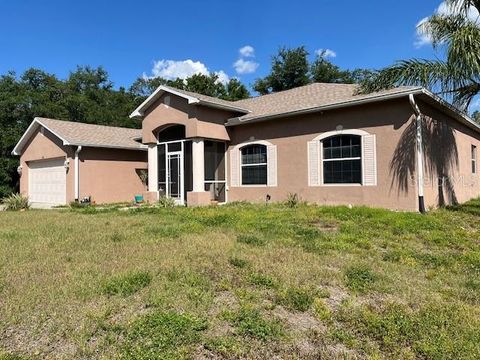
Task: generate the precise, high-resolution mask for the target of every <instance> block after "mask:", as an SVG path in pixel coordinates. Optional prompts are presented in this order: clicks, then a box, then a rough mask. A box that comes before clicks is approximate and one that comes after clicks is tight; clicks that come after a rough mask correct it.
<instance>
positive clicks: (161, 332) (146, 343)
mask: <svg viewBox="0 0 480 360" xmlns="http://www.w3.org/2000/svg"><path fill="white" fill-rule="evenodd" d="M206 328H207V323H206V321H204V320H200V319H197V318H195V317H193V316H191V315H188V314H178V313H175V312H155V313H152V314H148V315H145V316H143V317H141V318H139V319H137V320H136V321H135V322H134V323H133V324H132V325H131V326H130V327H129V328H128V330H127V332H126V334H125V343H124V345H123V347H122V353H121V355H122V356H121V358H123V359H135V360H142V359H145V360H147V359H148V360H150V359H172V360H173V359H182V358H190V357H191V356H189V355H190V352H191V350H192V347H193V345H195V344H197V343H199V342H200V340H201V339H200V333H201V332H202V331H203V330H205V329H206Z"/></svg>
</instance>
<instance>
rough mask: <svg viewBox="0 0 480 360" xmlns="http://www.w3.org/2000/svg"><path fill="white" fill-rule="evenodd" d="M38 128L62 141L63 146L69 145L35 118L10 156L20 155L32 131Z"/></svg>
mask: <svg viewBox="0 0 480 360" xmlns="http://www.w3.org/2000/svg"><path fill="white" fill-rule="evenodd" d="M38 126H42V127H43V128H45V129H47V130H48V131H49V132H51V133H52V134H53V135H55V136H56V137H57V138H59V139H60V140H62V142H63V145H70V143H69V142H68V141H67V140H66V139H64V138H63V137H61V136H60V135H59V134H58V133H56V132H55V131H53V130H52V129H50V128H49V127H48V126H46V125H45V124H43V123H42V122H41V120H40V118H38V117H36V118H34V119H33V121H32V123H31V124H30V125H29V126H28V128H27V130H26V131H25V133H24V134H23V135H22V137H21V138H20V140H19V141H18V143H17V145H15V147H14V148H13V151H12V155H16V156H19V155H22V150H23V146H24V145H25V143H26V142H27V141H28V140H29V139H30V137H31V136H32V135H33V133H34V131H35V130H36V129H37V127H38Z"/></svg>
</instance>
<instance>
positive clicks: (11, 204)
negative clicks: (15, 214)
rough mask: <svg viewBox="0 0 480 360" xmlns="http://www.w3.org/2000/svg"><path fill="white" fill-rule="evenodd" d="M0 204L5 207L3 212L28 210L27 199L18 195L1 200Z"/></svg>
mask: <svg viewBox="0 0 480 360" xmlns="http://www.w3.org/2000/svg"><path fill="white" fill-rule="evenodd" d="M2 204H3V205H5V210H8V211H19V210H28V209H29V208H30V204H29V203H28V197H26V196H23V195H22V194H18V193H17V194H11V195H9V196H7V197H5V198H3V199H2Z"/></svg>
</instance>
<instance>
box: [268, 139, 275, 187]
mask: <svg viewBox="0 0 480 360" xmlns="http://www.w3.org/2000/svg"><path fill="white" fill-rule="evenodd" d="M267 185H268V186H277V146H276V145H268V146H267Z"/></svg>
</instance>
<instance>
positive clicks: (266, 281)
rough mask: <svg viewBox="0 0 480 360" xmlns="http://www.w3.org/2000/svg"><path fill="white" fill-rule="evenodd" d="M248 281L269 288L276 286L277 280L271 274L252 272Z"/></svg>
mask: <svg viewBox="0 0 480 360" xmlns="http://www.w3.org/2000/svg"><path fill="white" fill-rule="evenodd" d="M248 281H249V283H250V284H252V285H256V286H260V287H264V288H267V289H271V288H274V287H275V285H276V283H275V281H274V280H273V279H272V278H271V277H270V276H267V275H263V274H258V273H252V274H250V276H249V277H248Z"/></svg>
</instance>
